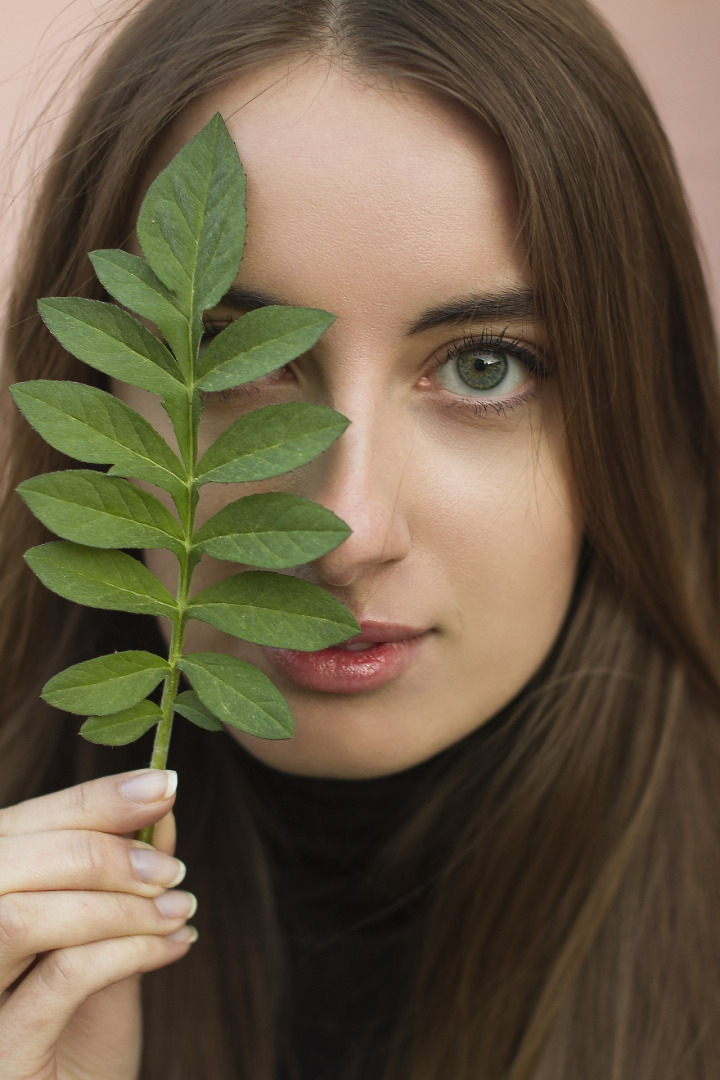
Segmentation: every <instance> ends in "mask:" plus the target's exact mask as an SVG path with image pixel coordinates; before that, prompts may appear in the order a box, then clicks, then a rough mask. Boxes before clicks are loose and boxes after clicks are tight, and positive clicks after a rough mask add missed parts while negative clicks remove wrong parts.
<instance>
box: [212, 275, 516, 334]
mask: <svg viewBox="0 0 720 1080" xmlns="http://www.w3.org/2000/svg"><path fill="white" fill-rule="evenodd" d="M275 304H279V305H282V301H281V300H278V299H276V298H275V297H273V296H268V295H267V293H262V292H258V291H256V290H255V289H243V288H241V287H240V286H239V285H231V286H230V288H229V289H228V291H227V292H226V293H225V295H224V296H223V298H222V300H221V301H220V304H219V305H218V306H226V307H234V308H237V309H238V310H240V311H256V310H257V309H258V308H263V307H270V306H272V305H275ZM536 317H537V305H536V303H535V295H534V293H533V291H532V289H529V288H526V287H524V286H514V287H512V288H509V289H505V290H503V291H502V292H490V293H468V294H467V295H466V296H460V297H456V298H454V299H452V300H448V302H447V303H445V304H440V305H439V306H438V307H435V308H429V309H428V310H427V311H423V312H422V313H421V314H420V315H419V316H418V318H417V319H414V320H413V321H412V322H410V323H407V324H406V326H405V333H406V334H407V335H408V337H412V336H413V335H415V334H422V333H424V332H425V331H426V330H432V329H434V328H435V327H437V326H461V325H463V324H464V323H468V322H477V321H479V320H482V319H489V320H493V321H500V320H505V319H507V320H510V321H520V320H525V319H534V318H536Z"/></svg>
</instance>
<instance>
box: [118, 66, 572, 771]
mask: <svg viewBox="0 0 720 1080" xmlns="http://www.w3.org/2000/svg"><path fill="white" fill-rule="evenodd" d="M218 110H219V111H220V112H221V113H222V115H223V116H224V117H225V118H226V121H227V123H228V126H229V129H230V132H231V133H232V136H233V138H234V139H235V141H236V143H237V146H238V149H239V151H240V156H241V158H242V160H243V164H244V166H245V169H246V172H247V174H248V195H247V211H248V231H247V243H246V249H245V258H244V261H243V264H242V267H241V269H240V272H239V274H238V277H237V281H236V285H237V286H239V287H241V288H242V289H243V290H250V291H252V292H253V293H261V294H263V295H265V296H268V297H271V298H273V302H275V303H279V304H291V305H299V306H303V307H314V308H322V309H324V310H326V311H329V312H332V313H334V314H335V315H336V320H335V322H334V323H333V324H332V326H331V327H330V329H329V330H328V331H327V332H326V333H325V334H324V335H323V337H322V338H321V339H320V341H319V343H318V344H317V346H316V347H315V348H313V349H312V350H311V351H310V352H308V353H306V354H305V355H303V356H302V357H301V358H300V359H298V360H297V361H294V362H293V363H291V364H290V365H289V366H288V367H287V368H284V369H283V370H282V371H280V372H278V373H275V374H274V375H272V376H269V377H267V378H265V379H261V380H259V381H258V382H256V383H253V384H251V385H249V386H247V387H242V388H239V389H238V390H237V391H234V392H233V391H230V392H225V393H223V394H214V395H209V396H208V397H207V399H206V402H205V413H204V417H203V424H202V429H201V444H202V445H207V444H208V443H209V442H211V441H212V440H214V439H215V438H216V437H217V435H218V434H219V432H220V431H222V429H223V428H225V427H226V426H227V425H228V424H229V423H230V422H231V421H232V420H234V419H235V418H236V417H237V416H238V415H240V414H241V413H244V412H247V411H249V410H250V409H255V408H257V407H259V406H263V405H270V404H276V403H280V402H286V401H312V402H320V403H322V404H325V405H329V406H331V407H332V408H334V409H336V410H338V411H339V412H341V413H343V414H344V415H345V416H347V417H348V418H349V419H350V421H351V424H350V427H349V428H348V430H347V431H346V433H345V434H344V435H343V436H342V437H341V438H340V440H339V441H338V442H337V443H336V444H335V445H334V446H333V447H332V448H331V449H330V450H328V451H326V452H325V453H324V454H323V455H321V457H320V458H318V459H317V460H316V461H315V462H312V463H311V464H309V465H307V466H305V467H303V468H301V469H298V470H296V471H294V472H292V473H289V474H288V475H286V476H282V477H278V478H275V479H273V480H272V481H267V482H264V483H262V484H253V485H249V484H245V485H221V484H211V485H208V486H206V487H204V488H203V489H202V495H201V500H200V505H199V511H198V520H199V521H203V520H205V519H206V518H208V517H209V516H211V515H212V514H214V513H215V512H216V511H217V510H218V509H220V507H222V506H223V505H225V504H226V503H227V502H230V501H232V500H234V499H237V498H239V497H240V496H241V495H245V494H249V493H251V492H255V491H269V490H275V491H289V492H293V493H296V494H300V495H303V496H306V497H307V498H310V499H313V500H315V501H316V502H318V503H320V504H322V505H323V506H326V507H329V508H330V509H332V510H333V511H334V512H335V513H336V514H338V515H339V516H340V517H341V518H342V519H343V520H344V521H345V522H346V523H347V524H348V525H349V526H350V528H351V529H352V535H351V536H350V537H349V539H348V540H346V541H345V543H343V544H342V545H341V546H340V547H339V548H337V549H336V550H335V551H333V552H331V553H330V554H329V555H326V556H324V557H323V558H321V559H317V560H316V561H315V562H312V563H310V564H307V565H303V566H297V567H294V568H292V569H290V570H288V571H285V572H286V573H288V574H291V575H293V576H296V577H298V578H302V579H303V580H305V581H309V582H313V583H314V584H316V585H319V586H321V587H322V588H323V589H326V590H327V591H328V592H330V593H332V594H333V595H334V596H336V597H337V598H338V599H340V600H341V601H343V603H345V604H346V605H347V606H348V607H349V608H350V610H351V611H352V612H353V613H354V614H355V616H356V617H357V618H358V620H360V622H361V623H362V624H363V629H364V631H365V634H364V636H365V637H366V638H369V639H371V640H372V642H373V643H372V645H371V646H370V647H369V648H366V649H364V650H362V651H358V650H357V647H356V649H355V650H353V651H348V650H343V651H341V652H340V651H338V650H332V652H331V653H330V654H327V655H325V656H323V657H319V658H318V657H309V658H308V656H307V654H304V656H303V655H298V654H296V655H293V654H291V655H289V656H282V655H280V654H277V653H275V652H273V650H269V649H265V648H262V647H260V646H256V645H252V644H248V643H246V642H243V641H238V640H237V639H236V638H233V637H230V636H228V635H225V634H223V633H221V632H220V631H218V630H215V629H213V628H212V627H210V626H208V625H205V624H202V623H198V622H191V623H190V624H189V626H188V633H187V638H186V649H187V650H188V651H195V650H210V651H218V652H227V653H233V654H234V655H236V656H239V657H242V658H243V659H245V660H249V661H250V662H251V663H253V664H255V665H256V666H257V667H258V668H260V669H261V670H262V671H264V672H265V674H266V675H268V676H269V677H270V679H272V681H273V682H274V683H275V685H276V686H277V687H278V688H279V689H280V690H281V691H282V693H283V694H284V695H285V697H286V698H287V700H288V702H289V704H290V706H291V709H292V712H293V714H294V716H295V721H296V727H297V731H296V735H295V737H294V738H293V739H291V740H288V741H282V742H266V741H263V740H260V739H257V738H254V737H253V736H250V735H244V734H242V733H240V732H237V731H235V730H232V735H233V737H234V738H237V739H238V740H239V741H240V742H241V743H242V744H243V745H244V746H245V747H246V748H247V749H248V750H249V751H250V752H251V753H252V754H254V755H255V756H256V757H258V758H261V759H262V760H263V761H265V762H267V763H269V764H271V765H273V766H275V767H276V768H279V769H283V770H286V771H289V772H297V773H305V774H308V775H323V776H336V777H365V776H379V775H382V774H385V773H390V772H394V771H397V770H400V769H404V768H408V767H410V766H412V765H415V764H417V763H419V762H421V761H423V760H425V759H427V758H429V757H430V756H432V755H433V754H435V753H437V752H438V751H440V750H442V749H444V748H445V747H447V746H449V745H450V744H452V743H454V742H456V741H457V740H458V739H460V738H462V737H463V736H465V735H467V734H469V733H470V732H471V731H473V730H474V729H475V728H477V727H478V726H479V725H481V724H482V723H484V722H485V721H486V720H487V719H488V718H490V717H491V716H493V714H494V713H496V712H497V711H498V710H499V709H501V708H502V707H503V706H504V705H505V704H506V703H507V702H509V701H510V700H511V699H512V698H513V697H514V696H515V695H516V694H517V693H518V691H519V690H520V689H521V688H522V687H523V685H524V684H525V683H526V682H527V681H528V679H529V678H530V677H531V676H532V675H533V673H534V672H535V671H536V670H537V668H538V667H539V665H540V664H541V663H542V661H543V659H544V658H545V656H546V655H547V653H548V651H549V649H550V647H551V646H552V644H553V642H554V640H555V638H556V636H557V634H558V631H559V629H560V626H561V623H562V621H563V618H564V616H565V613H566V610H567V607H568V602H569V599H570V594H571V591H572V587H573V581H574V576H575V569H576V564H577V559H578V551H579V544H580V522H579V520H578V517H577V513H576V509H575V505H574V499H573V493H572V490H571V486H570V481H569V469H568V462H567V455H566V448H565V442H564V438H563V429H562V417H561V415H560V412H559V407H558V398H557V390H556V387H555V385H554V380H553V378H552V375H551V373H550V372H549V371H546V372H544V371H543V365H542V349H543V345H544V343H545V337H544V329H543V326H542V324H541V323H540V322H539V321H538V320H537V319H536V318H535V317H534V316H533V312H532V307H531V304H530V303H529V299H530V293H529V288H530V285H531V279H530V275H529V270H528V266H527V259H526V252H525V250H524V248H523V245H522V243H521V242H520V241H519V240H518V236H517V210H516V201H515V193H514V186H513V182H512V176H511V170H510V166H509V163H508V160H507V158H506V155H505V153H504V151H503V149H502V146H501V144H500V143H499V141H498V140H497V139H496V138H495V137H494V136H493V135H492V134H491V133H490V132H489V131H487V130H484V129H482V128H481V127H480V126H479V125H478V124H477V122H476V121H474V120H472V119H471V118H470V117H469V115H468V114H466V113H465V112H464V111H463V110H462V109H461V108H460V107H459V106H457V107H455V106H453V105H449V104H448V103H447V102H441V101H439V100H436V99H434V98H432V97H430V96H428V95H427V93H426V92H424V91H421V90H420V89H419V88H418V87H416V86H414V85H413V84H411V83H409V82H408V83H404V84H398V85H397V86H395V87H392V86H390V85H389V84H386V83H378V84H375V85H370V84H369V83H367V82H365V81H359V80H358V79H357V77H354V76H351V75H350V74H348V73H347V72H343V71H341V70H339V69H338V68H337V67H335V66H331V65H329V64H328V63H327V62H325V61H321V60H309V61H307V62H305V63H303V64H300V65H296V66H294V67H291V66H290V65H288V64H286V63H283V64H278V65H277V66H275V67H272V68H270V69H266V70H265V71H264V72H263V73H262V74H260V75H253V76H245V77H242V78H239V79H237V80H236V81H233V82H230V83H228V84H226V85H225V86H224V87H223V88H222V89H221V90H219V91H217V92H213V93H212V94H211V95H208V96H207V97H206V98H205V99H203V100H202V102H201V103H199V104H196V105H195V106H193V108H192V110H190V111H187V112H186V113H185V114H184V115H183V116H182V118H181V120H180V122H179V123H177V124H176V125H175V126H174V127H173V129H172V131H171V133H170V136H169V138H168V139H167V141H166V142H165V144H164V145H163V147H162V151H161V153H160V155H159V156H158V160H157V162H156V164H155V168H154V170H153V174H154V173H156V172H157V171H159V169H160V168H161V167H162V166H163V165H165V164H166V163H167V161H169V160H170V158H171V157H172V156H173V154H174V153H175V152H176V151H177V150H178V149H179V148H180V147H181V146H182V145H183V144H184V143H185V142H186V141H187V140H188V139H189V138H190V137H191V136H192V135H194V134H195V133H196V132H197V131H199V130H200V128H201V127H203V126H204V124H205V123H207V121H208V120H209V119H210V118H211V116H212V115H213V114H214V113H215V112H216V111H218ZM151 178H152V177H151V176H149V177H148V182H149V180H150V179H151ZM238 213H240V207H238ZM242 313H243V311H242V309H238V308H236V307H235V306H233V305H232V304H230V303H227V304H223V305H221V306H220V307H219V308H218V309H216V310H215V311H214V312H212V313H210V319H211V320H212V322H213V323H214V324H215V325H216V326H219V327H221V326H224V325H225V324H226V323H228V322H229V321H230V320H232V319H235V318H237V317H238V316H240V315H242ZM546 376H549V377H546ZM115 391H116V393H117V394H118V395H119V396H120V397H122V398H123V399H124V400H125V401H127V402H129V403H130V404H131V405H132V406H133V407H134V408H136V409H138V410H139V411H140V412H142V413H143V414H144V415H145V416H147V417H148V418H149V419H150V420H151V422H152V423H153V424H154V426H155V427H156V428H157V429H158V430H160V431H161V433H162V434H163V435H164V436H165V437H167V438H168V439H169V440H170V441H172V440H171V432H170V429H169V423H168V421H167V418H166V417H165V414H164V413H163V411H162V409H161V407H160V405H159V402H158V400H157V399H155V398H152V397H151V396H150V395H148V394H146V393H144V392H143V391H140V390H136V389H134V388H133V387H129V386H126V385H124V384H121V383H117V384H115ZM201 451H202V446H201ZM146 562H147V565H148V566H149V567H150V569H151V570H153V571H154V572H155V573H156V574H157V576H158V577H159V578H160V579H161V580H162V581H163V582H165V584H166V585H167V586H168V587H169V588H171V589H174V587H175V582H176V561H175V559H174V558H173V557H172V556H171V555H169V554H168V553H167V552H158V551H150V552H147V553H146ZM241 569H244V568H243V567H238V566H237V565H236V564H230V563H219V562H216V561H214V560H210V559H207V560H205V561H203V562H202V563H201V564H200V566H199V568H198V570H197V571H196V575H195V579H194V589H193V591H194V592H197V591H199V590H200V589H202V588H205V587H206V586H207V585H209V584H210V583H212V582H214V581H216V580H218V579H219V578H222V577H224V576H227V575H229V574H233V573H237V572H238V570H241ZM398 639H399V640H398ZM388 641H391V642H392V644H388V643H387V642H388Z"/></svg>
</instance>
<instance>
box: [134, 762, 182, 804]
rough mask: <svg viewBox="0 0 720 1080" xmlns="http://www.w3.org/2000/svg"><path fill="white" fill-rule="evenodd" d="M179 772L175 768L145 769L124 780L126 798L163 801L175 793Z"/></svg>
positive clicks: (142, 801) (150, 801)
mask: <svg viewBox="0 0 720 1080" xmlns="http://www.w3.org/2000/svg"><path fill="white" fill-rule="evenodd" d="M177 781H178V778H177V773H176V772H175V771H174V769H145V771H144V772H141V773H137V774H136V775H135V776H131V777H129V778H128V779H127V780H123V782H122V785H121V787H122V793H123V795H124V796H125V798H126V799H130V801H131V802H136V803H154V802H161V801H162V800H163V799H169V798H170V796H171V795H174V794H175V790H176V788H177Z"/></svg>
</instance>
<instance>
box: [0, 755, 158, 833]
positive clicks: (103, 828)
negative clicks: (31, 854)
mask: <svg viewBox="0 0 720 1080" xmlns="http://www.w3.org/2000/svg"><path fill="white" fill-rule="evenodd" d="M176 788H177V773H176V772H174V771H173V770H171V769H136V770H134V771H132V772H126V773H119V774H118V775H116V776H103V777H101V778H100V779H99V780H88V781H86V782H85V783H83V784H76V785H75V786H74V787H70V788H64V789H63V790H62V791H56V792H53V794H51V795H40V796H38V797H37V798H35V799H28V800H27V801H26V802H22V803H18V804H17V805H16V806H8V807H6V808H5V809H0V836H19V835H22V834H23V833H35V832H53V831H55V830H58V829H94V830H97V831H98V832H107V833H117V834H118V835H121V834H122V833H129V832H135V831H136V830H137V829H141V828H143V826H145V825H152V824H153V823H154V822H155V821H157V820H158V819H159V818H161V817H163V816H164V815H165V814H167V812H168V810H169V809H170V807H171V806H172V803H173V801H174V798H175V790H176Z"/></svg>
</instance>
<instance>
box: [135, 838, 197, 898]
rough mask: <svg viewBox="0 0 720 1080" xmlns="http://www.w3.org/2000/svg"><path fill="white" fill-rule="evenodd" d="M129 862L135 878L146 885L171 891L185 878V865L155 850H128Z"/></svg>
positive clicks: (138, 848)
mask: <svg viewBox="0 0 720 1080" xmlns="http://www.w3.org/2000/svg"><path fill="white" fill-rule="evenodd" d="M130 862H131V863H132V866H133V870H134V871H135V875H136V877H139V878H140V880H141V881H144V882H145V883H146V884H147V885H164V886H165V888H166V889H172V888H173V887H174V886H175V885H179V884H180V882H181V881H182V879H183V878H184V877H185V874H186V869H185V864H184V863H181V862H180V860H179V859H175V858H173V856H172V855H166V854H165V852H164V851H156V850H155V848H142V847H133V848H130Z"/></svg>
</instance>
